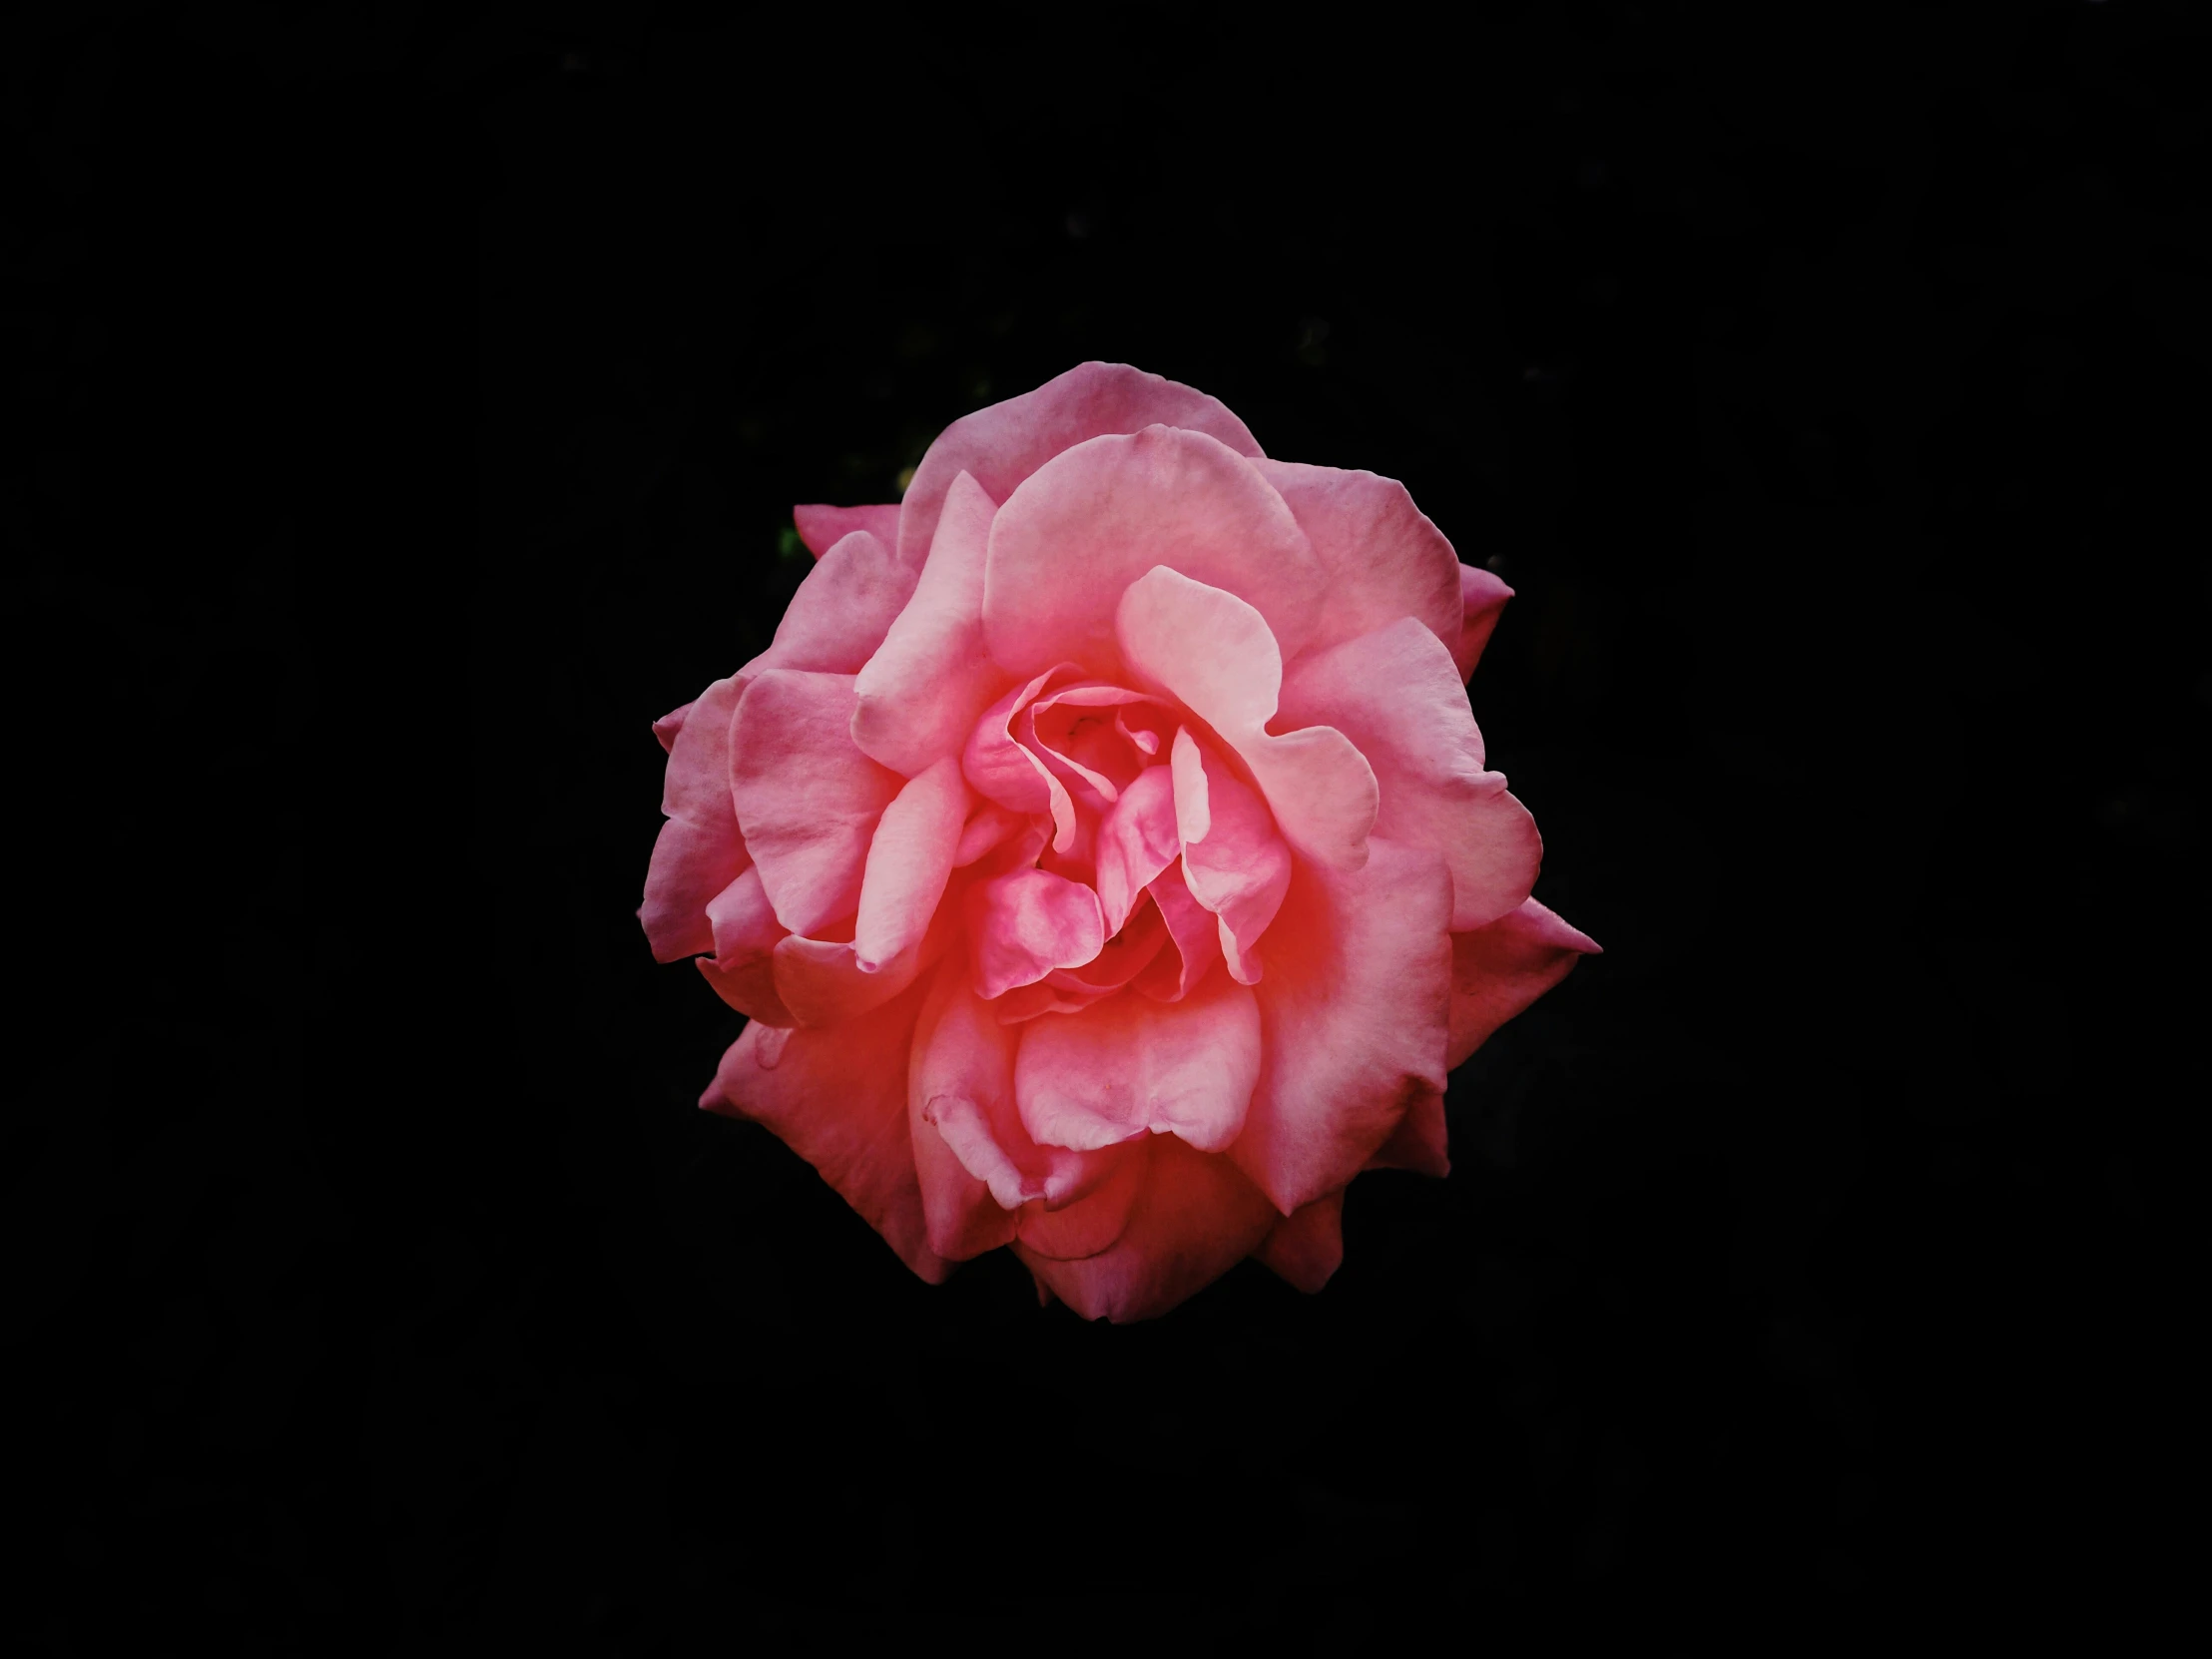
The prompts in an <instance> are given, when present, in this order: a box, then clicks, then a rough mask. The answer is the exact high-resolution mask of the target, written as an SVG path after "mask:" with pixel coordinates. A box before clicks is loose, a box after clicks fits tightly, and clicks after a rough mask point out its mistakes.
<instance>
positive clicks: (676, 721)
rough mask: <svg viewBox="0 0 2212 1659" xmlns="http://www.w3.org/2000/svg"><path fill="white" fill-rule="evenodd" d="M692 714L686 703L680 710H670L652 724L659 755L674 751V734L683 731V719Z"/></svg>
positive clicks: (690, 707)
mask: <svg viewBox="0 0 2212 1659" xmlns="http://www.w3.org/2000/svg"><path fill="white" fill-rule="evenodd" d="M691 712H692V706H691V705H690V704H689V703H687V704H685V705H684V706H683V707H682V708H680V709H671V710H669V712H668V713H667V714H665V715H663V716H661V718H660V719H659V720H657V721H655V722H654V723H653V736H654V737H655V738H656V739H657V740H658V741H659V743H660V746H661V753H662V754H663V755H668V754H672V753H674V751H675V749H676V734H677V733H679V732H681V731H682V730H683V729H684V717H685V716H686V715H688V714H690V713H691Z"/></svg>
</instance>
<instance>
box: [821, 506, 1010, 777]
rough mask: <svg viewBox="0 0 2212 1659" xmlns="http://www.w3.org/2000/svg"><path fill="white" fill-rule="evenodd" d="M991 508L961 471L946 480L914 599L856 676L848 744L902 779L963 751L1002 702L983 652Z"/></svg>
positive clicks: (992, 667) (993, 667)
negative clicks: (985, 715)
mask: <svg viewBox="0 0 2212 1659" xmlns="http://www.w3.org/2000/svg"><path fill="white" fill-rule="evenodd" d="M996 511H997V509H996V508H995V507H993V506H992V505H991V501H990V497H989V496H987V495H985V494H984V493H983V491H982V490H981V488H980V487H978V486H977V484H976V482H975V480H974V479H973V478H970V477H969V476H968V475H967V474H966V473H964V472H963V473H961V474H960V475H959V476H958V477H956V478H955V479H953V480H952V488H951V491H950V493H949V494H947V495H946V496H945V500H944V516H943V517H942V518H941V519H940V520H939V521H938V524H937V535H936V540H935V541H934V543H932V544H931V545H930V547H929V560H928V563H926V564H924V565H923V566H922V567H921V577H920V580H919V581H918V582H917V583H916V584H915V586H914V594H913V598H911V599H910V600H908V601H907V602H906V608H905V609H904V610H902V611H900V612H899V613H898V617H897V620H896V621H894V622H892V623H891V625H890V631H889V632H888V633H887V634H885V635H884V636H883V643H882V644H881V645H880V646H879V647H877V648H876V652H875V655H874V656H872V657H870V658H869V659H868V660H867V666H866V667H864V668H862V669H861V670H860V684H859V688H858V689H859V698H860V701H859V707H858V708H856V709H855V710H854V711H853V713H852V741H853V742H854V743H856V744H858V745H859V746H860V749H861V752H862V753H863V754H865V755H867V756H869V757H870V758H872V759H874V760H876V761H879V762H880V763H882V764H883V765H884V766H887V767H889V768H890V769H891V770H892V771H893V772H897V773H902V774H904V775H905V776H906V777H908V778H911V777H914V776H915V775H916V774H918V773H920V772H921V771H923V770H924V769H925V768H927V767H929V766H931V765H933V764H934V763H935V762H937V761H939V760H941V759H942V758H943V757H945V756H947V755H957V754H959V753H960V746H961V745H962V744H963V743H965V742H966V741H967V736H968V732H969V730H970V729H971V728H972V727H973V726H974V725H975V722H976V719H977V717H978V716H980V715H981V714H982V712H983V710H985V709H986V708H988V707H989V706H990V704H991V700H992V699H993V698H994V697H996V696H997V695H998V691H999V683H1000V676H999V673H998V670H997V667H996V665H995V664H993V663H992V662H991V660H990V654H989V653H988V652H986V651H985V650H984V649H983V554H984V544H985V538H986V537H987V536H988V534H989V532H990V527H991V515H992V514H993V513H995V512H996Z"/></svg>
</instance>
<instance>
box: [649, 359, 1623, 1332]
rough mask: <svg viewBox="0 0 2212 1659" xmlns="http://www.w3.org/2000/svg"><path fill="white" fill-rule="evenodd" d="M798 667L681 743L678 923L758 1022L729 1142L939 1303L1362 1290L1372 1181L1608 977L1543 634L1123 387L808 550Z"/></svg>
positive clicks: (1235, 429)
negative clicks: (1530, 797)
mask: <svg viewBox="0 0 2212 1659" xmlns="http://www.w3.org/2000/svg"><path fill="white" fill-rule="evenodd" d="M796 517H797V521H798V525H799V531H800V534H801V536H802V537H803V538H804V539H805V540H806V542H807V545H808V546H809V547H810V548H811V549H813V551H814V552H815V553H816V554H817V555H818V556H819V562H818V563H817V564H816V565H815V567H814V569H813V570H812V571H811V572H810V573H809V575H808V578H807V580H806V582H805V583H804V584H802V586H801V587H800V589H799V592H798V593H797V594H796V595H795V596H794V598H793V600H792V604H791V608H790V610H789V611H788V612H787V613H786V614H785V617H784V620H783V624H782V626H780V627H779V628H778V629H777V632H776V639H775V643H774V644H772V645H771V646H770V647H769V649H768V650H767V651H765V652H763V653H762V654H761V655H760V656H758V657H756V658H755V659H754V660H753V661H752V662H750V663H747V664H746V665H745V666H744V667H743V668H741V669H739V670H738V672H737V673H736V674H734V675H732V676H731V677H730V678H728V679H726V680H717V681H716V682H715V683H714V684H713V685H711V686H709V687H708V688H707V689H706V690H705V691H703V692H702V693H700V695H699V698H698V700H697V701H696V702H693V703H690V704H687V705H685V707H683V708H681V709H678V710H677V711H676V712H675V713H674V714H671V715H669V716H667V717H666V718H664V719H662V720H661V721H659V722H657V723H656V724H655V726H654V731H655V733H656V734H657V735H658V736H659V737H660V739H661V742H662V745H663V746H664V747H665V748H666V749H667V750H668V774H667V785H666V790H665V793H664V796H663V800H662V809H661V810H662V811H663V812H664V813H665V814H666V815H667V818H668V822H667V823H666V824H665V825H663V826H662V828H661V835H660V839H659V841H658V842H657V843H656V845H655V846H654V849H653V860H652V865H651V868H650V869H649V870H648V872H647V875H646V884H645V903H644V906H643V907H642V908H641V910H640V911H639V916H640V919H641V920H642V921H643V922H644V924H645V930H646V935H647V937H648V938H649V939H650V940H651V941H652V945H653V953H654V955H655V956H656V957H657V958H658V959H660V960H662V961H674V960H676V959H677V958H679V957H683V956H693V957H696V958H697V959H698V964H699V969H700V971H701V972H702V973H703V974H705V975H706V978H707V981H708V983H709V984H711V985H712V986H713V987H714V988H715V990H716V991H717V992H718V993H719V994H720V995H721V997H722V998H723V1000H724V1001H726V1002H728V1003H729V1004H730V1005H731V1006H732V1007H734V1008H736V1009H738V1010H739V1011H740V1012H742V1013H744V1014H747V1015H749V1016H750V1017H751V1023H750V1024H749V1025H747V1027H746V1029H745V1032H744V1034H743V1035H742V1036H741V1037H739V1039H738V1040H737V1042H736V1043H735V1044H733V1045H732V1046H731V1048H730V1051H729V1052H728V1053H727V1054H726V1055H724V1056H723V1060H722V1064H721V1067H720V1068H719V1070H718V1071H717V1072H716V1075H715V1080H714V1082H713V1083H712V1084H711V1085H710V1086H709V1087H708V1089H707V1091H706V1093H705V1094H704V1095H703V1096H702V1097H701V1100H700V1104H701V1105H702V1106H705V1107H708V1108H710V1109H711V1110H714V1111H719V1112H728V1113H732V1114H735V1115H738V1116H743V1117H748V1118H751V1119H753V1120H755V1121H756V1122H759V1123H762V1124H765V1125H767V1126H768V1127H769V1128H770V1129H772V1130H774V1131H775V1132H776V1134H778V1135H779V1136H781V1137H782V1138H783V1140H784V1141H785V1142H786V1144H788V1145H789V1146H791V1147H792V1149H793V1150H794V1151H796V1152H798V1153H799V1154H800V1156H802V1157H804V1158H805V1159H807V1160H808V1162H810V1163H811V1164H813V1165H814V1166H815V1168H816V1169H817V1170H819V1171H821V1173H822V1175H823V1178H824V1179H825V1180H827V1181H829V1182H830V1185H831V1186H833V1187H835V1188H836V1189H837V1191H838V1192H839V1193H841V1194H842V1195H843V1196H844V1198H845V1201H846V1202H847V1203H849V1204H850V1205H851V1206H852V1208H853V1209H855V1210H857V1211H859V1213H860V1214H861V1215H862V1216H863V1217H865V1218H866V1219H867V1221H868V1224H869V1225H870V1226H872V1227H873V1228H874V1229H875V1230H876V1231H877V1232H878V1233H880V1234H881V1235H882V1236H883V1238H884V1239H885V1240H886V1241H888V1242H889V1244H890V1246H891V1248H892V1249H894V1250H896V1251H897V1252H898V1254H899V1255H900V1257H901V1258H903V1259H904V1260H905V1262H906V1264H907V1266H909V1267H910V1268H912V1269H913V1270H914V1272H915V1273H917V1274H919V1275H921V1277H922V1278H924V1279H927V1280H929V1281H931V1282H933V1283H934V1282H941V1281H942V1280H943V1279H944V1278H945V1277H946V1276H947V1275H948V1274H949V1273H950V1272H951V1271H952V1267H953V1265H954V1264H955V1263H957V1262H960V1261H963V1260H965V1259H967V1258H968V1257H971V1256H975V1255H979V1254H980V1253H982V1252H983V1251H986V1250H993V1249H996V1248H997V1247H998V1246H1000V1245H1008V1246H1011V1247H1012V1249H1013V1250H1014V1252H1015V1254H1016V1255H1018V1256H1019V1257H1020V1258H1021V1260H1022V1261H1023V1262H1024V1263H1025V1264H1026V1265H1027V1266H1028V1268H1029V1270H1030V1272H1031V1274H1032V1275H1034V1276H1035V1279H1036V1282H1037V1288H1038V1293H1039V1295H1040V1297H1041V1296H1045V1295H1048V1294H1049V1295H1056V1296H1058V1297H1059V1298H1060V1299H1061V1300H1062V1301H1064V1302H1066V1303H1067V1304H1068V1305H1069V1306H1070V1307H1072V1308H1074V1309H1075V1310H1076V1311H1077V1312H1078V1313H1080V1314H1082V1315H1084V1316H1085V1317H1086V1318H1099V1317H1105V1318H1110V1319H1114V1320H1133V1319H1144V1318H1148V1317H1150V1316H1152V1315H1155V1314H1160V1313H1164V1312H1166V1311H1167V1310H1168V1309H1170V1308H1172V1307H1174V1306H1175V1305H1176V1304H1177V1303H1179V1302H1181V1301H1183V1300H1184V1299H1185V1298H1186V1297H1188V1296H1190V1295H1191V1294H1192V1293H1194V1292H1196V1291H1198V1290H1201V1289H1203V1288H1204V1287H1205V1286H1207V1285H1208V1284H1210V1283H1212V1282H1213V1281H1214V1280H1215V1279H1217V1278H1219V1277H1220V1276H1221V1275H1222V1274H1223V1273H1225V1272H1227V1271H1228V1269H1230V1268H1231V1267H1233V1266H1234V1265H1235V1264H1236V1263H1238V1262H1239V1261H1242V1260H1243V1259H1244V1258H1245V1257H1247V1256H1257V1257H1259V1258H1260V1260H1261V1261H1263V1262H1265V1263H1266V1264H1267V1265H1268V1266H1269V1267H1271V1268H1273V1269H1274V1270H1275V1271H1276V1272H1277V1273H1279V1274H1281V1275H1282V1276H1283V1277H1284V1278H1285V1279H1287V1280H1289V1281H1290V1282H1291V1283H1292V1284H1294V1285H1297V1286H1299V1287H1300V1288H1302V1289H1304V1290H1308V1291H1317V1290H1319V1289H1320V1288H1321V1287H1322V1285H1323V1284H1324V1283H1326V1282H1327V1280H1328V1279H1329V1276H1330V1275H1331V1274H1332V1273H1333V1272H1335V1270H1336V1267H1337V1264H1338V1262H1339V1261H1340V1260H1341V1259H1342V1257H1343V1254H1344V1244H1343V1237H1342V1233H1341V1231H1340V1228H1339V1217H1340V1215H1341V1213H1342V1209H1343V1203H1344V1190H1345V1188H1346V1186H1347V1185H1348V1184H1349V1183H1350V1182H1351V1181H1352V1179H1353V1178H1354V1177H1355V1176H1357V1175H1358V1174H1359V1173H1360V1172H1361V1171H1363V1170H1369V1169H1413V1170H1422V1171H1426V1172H1428V1173H1430V1174H1433V1175H1439V1176H1440V1175H1442V1174H1444V1173H1445V1172H1446V1170H1447V1168H1448V1167H1449V1166H1448V1165H1447V1163H1446V1161H1445V1156H1444V1113H1443V1094H1444V1074H1445V1072H1446V1071H1447V1070H1449V1068H1451V1067H1452V1066H1455V1065H1457V1064H1458V1063H1459V1062H1460V1061H1461V1060H1464V1059H1465V1058H1466V1057H1467V1055H1468V1054H1469V1053H1471V1052H1472V1051H1473V1050H1474V1048H1475V1047H1476V1045H1478V1044H1479V1043H1481V1041H1482V1040H1483V1039H1484V1038H1485V1037H1487V1036H1488V1035H1489V1034H1490V1032H1492V1031H1493V1030H1495V1029H1496V1028H1497V1027H1498V1026H1499V1025H1500V1024H1502V1023H1503V1022H1504V1021H1506V1020H1508V1019H1510V1018H1512V1017H1513V1015H1515V1014H1516V1013H1518V1012H1520V1010H1521V1009H1523V1008H1525V1007H1527V1006H1528V1004H1529V1003H1531V1002H1532V1001H1534V1000H1535V999H1536V998H1537V997H1538V996H1540V995H1542V994H1543V993H1544V992H1545V991H1546V990H1548V989H1549V988H1550V987H1551V986H1553V985H1554V984H1556V983H1558V981H1559V980H1560V979H1561V978H1562V977H1563V976H1564V975H1565V974H1566V972H1567V970H1568V969H1569V968H1571V967H1572V966H1573V965H1574V962H1575V959H1576V957H1577V955H1578V954H1579V953H1581V952H1585V951H1594V950H1596V949H1597V946H1596V945H1595V944H1593V943H1592V942H1591V941H1590V940H1589V939H1588V938H1586V937H1585V936H1584V935H1583V934H1581V933H1579V932H1577V931H1576V930H1575V929H1574V928H1572V927H1570V926H1568V925H1567V923H1565V922H1564V921H1562V920H1560V919H1559V917H1557V916H1556V915H1554V914H1552V913H1551V912H1550V911H1549V910H1547V909H1545V908H1544V907H1543V906H1542V905H1540V904H1538V903H1536V902H1535V900H1533V899H1532V898H1530V897H1529V888H1530V885H1531V883H1532V882H1533V881H1534V880H1535V878H1536V867H1537V861H1538V858H1539V856H1540V854H1541V849H1542V847H1541V842H1540V840H1539V839H1538V836H1537V834H1536V826H1535V824H1534V822H1533V821H1532V820H1531V819H1530V818H1529V816H1528V813H1527V811H1526V810H1525V809H1524V808H1523V807H1522V806H1521V804H1520V803H1519V802H1517V801H1515V800H1514V799H1513V798H1512V796H1510V795H1508V794H1507V793H1506V791H1505V779H1504V778H1503V776H1501V775H1500V774H1498V773H1495V772H1491V771H1488V770H1486V769H1485V767H1484V764H1483V752H1482V737H1481V734H1480V733H1479V732H1477V731H1476V730H1475V724H1474V720H1473V718H1472V716H1471V715H1470V714H1469V712H1468V708H1467V698H1466V692H1465V681H1466V678H1467V676H1468V675H1470V674H1471V673H1472V672H1473V670H1474V664H1475V659H1476V658H1477V657H1478V656H1479V655H1480V654H1481V651H1482V645H1483V642H1484V641H1485V640H1486V639H1487V638H1488V636H1489V632H1490V629H1491V627H1492V626H1493V625H1494V624H1495V622H1496V621H1497V617H1498V613H1499V611H1500V609H1501V608H1502V607H1503V605H1504V603H1505V601H1506V600H1507V599H1508V598H1509V597H1511V594H1510V590H1509V589H1507V588H1506V587H1505V585H1504V584H1503V583H1501V582H1499V581H1498V580H1497V578H1495V577H1494V576H1491V575H1490V574H1488V573H1487V572H1486V571H1482V570H1477V569H1474V568H1472V567H1471V566H1467V565H1462V564H1461V563H1460V562H1459V560H1458V557H1457V556H1456V555H1455V554H1454V553H1453V551H1452V548H1451V544H1450V543H1449V542H1447V541H1446V540H1445V539H1444V538H1443V536H1442V535H1441V534H1440V533H1439V532H1438V531H1437V529H1436V527H1435V526H1434V525H1432V524H1431V523H1429V521H1428V520H1427V519H1426V518H1424V517H1423V516H1422V515H1421V513H1420V512H1419V510H1418V509H1417V508H1415V507H1414V505H1413V503H1412V500H1411V498H1410V497H1409V496H1408V495H1407V494H1406V492H1405V490H1404V488H1403V487H1402V486H1401V485H1399V484H1396V483H1393V482H1391V481H1390V480H1389V479H1387V478H1379V477H1377V476H1376V475H1375V474H1374V473H1371V472H1345V471H1339V470H1337V469H1335V468H1332V467H1321V466H1306V465H1303V464H1300V463H1297V462H1291V461H1273V460H1269V459H1268V458H1266V456H1264V455H1263V454H1262V453H1261V450H1260V446H1259V444H1258V443H1256V442H1255V441H1253V437H1252V434H1251V433H1250V432H1248V431H1246V430H1245V426H1244V423H1243V422H1242V421H1240V420H1239V419H1238V418H1237V417H1236V416H1235V415H1233V414H1231V413H1230V412H1229V410H1228V409H1226V408H1224V407H1223V406H1222V405H1221V404H1220V403H1218V402H1216V401H1215V400H1214V399H1213V398H1211V397H1208V396H1206V395H1204V394H1203V393H1201V392H1198V391H1194V390H1192V389H1191V388H1190V387H1188V386H1183V385H1178V384H1176V383H1175V382H1174V381H1172V380H1164V379H1161V378H1160V377H1159V376H1157V375H1152V374H1145V373H1141V372H1140V371H1138V370H1136V369H1134V368H1130V367H1127V366H1126V365H1123V364H1118V363H1085V364H1084V365H1082V366H1081V367H1080V368H1075V369H1071V370H1069V371H1068V372H1067V373H1065V374H1063V375H1061V376H1060V377H1059V378H1058V379H1055V380H1053V381H1051V382H1049V383H1048V384H1046V385H1043V386H1040V387H1038V388H1037V389H1036V390H1035V391H1033V392H1030V393H1028V394H1027V395H1026V396H1022V397H1016V398H1012V399H1009V400H1008V401H1006V402H1004V403H999V404H995V405H993V406H992V407H990V408H987V409H982V410H978V411H977V412H976V413H974V414H971V415H968V416H966V417H964V418H963V419H960V420H956V421H954V422H953V423H952V424H951V425H950V426H948V427H946V428H945V430H944V431H943V432H942V433H941V434H940V435H939V436H938V438H937V440H936V442H935V443H933V444H932V445H931V446H930V448H929V452H928V453H927V454H926V455H925V456H924V457H923V458H922V461H921V464H920V466H919V467H917V468H916V469H915V471H914V475H913V482H912V484H911V485H910V487H909V488H908V489H907V491H906V496H905V500H904V501H903V502H902V503H900V504H898V505H895V506H876V507H801V508H799V509H798V511H797V515H796Z"/></svg>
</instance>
